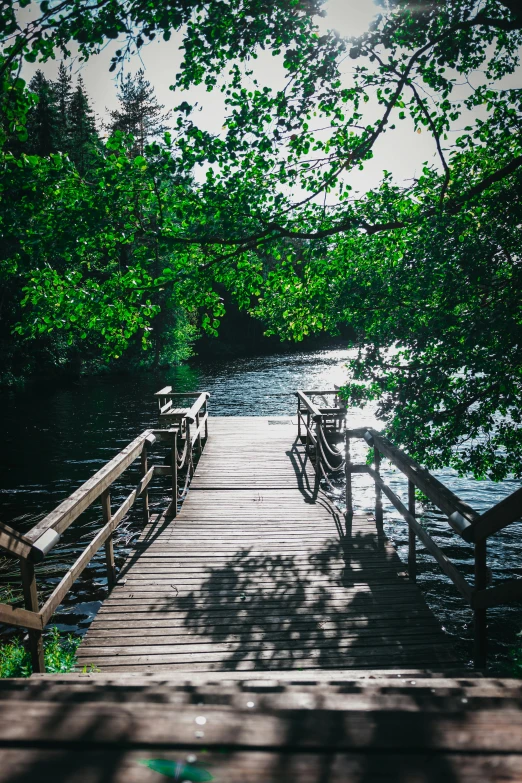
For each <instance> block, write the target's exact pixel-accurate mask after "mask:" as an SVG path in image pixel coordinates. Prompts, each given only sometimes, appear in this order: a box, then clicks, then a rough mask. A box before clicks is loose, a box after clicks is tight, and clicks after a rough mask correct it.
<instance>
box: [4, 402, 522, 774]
mask: <svg viewBox="0 0 522 783" xmlns="http://www.w3.org/2000/svg"><path fill="white" fill-rule="evenodd" d="M171 391H172V390H170V387H168V388H167V389H164V390H162V392H161V393H158V395H157V396H159V408H160V415H165V416H166V417H167V419H168V427H167V429H166V430H165V429H160V430H146V431H145V432H143V433H142V434H141V435H140V436H138V437H137V438H136V439H135V440H134V441H133V442H132V443H130V444H128V446H126V447H125V448H124V449H123V451H121V452H120V453H119V454H118V455H117V456H116V457H114V458H113V459H112V460H111V461H110V462H109V463H107V465H105V466H104V467H103V468H102V469H101V470H99V471H98V472H97V473H96V474H95V476H93V477H92V478H91V479H89V480H88V481H87V482H86V483H85V484H83V485H82V486H81V487H79V488H78V489H77V490H76V491H75V492H73V494H72V495H71V496H70V497H69V498H67V499H66V500H65V501H63V503H62V504H60V506H59V507H58V508H57V509H56V510H55V511H53V512H51V514H49V515H48V516H47V517H46V518H44V519H43V520H41V521H40V522H39V523H37V525H36V526H35V527H34V528H33V529H32V530H31V531H29V533H27V534H25V535H22V534H20V533H18V532H17V531H16V530H13V529H11V528H9V527H8V526H7V525H1V526H0V546H2V547H3V548H4V549H6V550H7V551H9V552H10V553H11V554H13V555H15V556H17V557H19V558H20V561H21V577H22V584H23V587H24V596H25V608H24V609H22V608H20V607H16V606H10V605H0V619H1V620H3V621H4V622H10V623H11V624H15V625H16V624H17V625H19V626H22V627H26V628H27V629H28V632H29V640H30V644H31V652H32V659H33V665H34V670H35V671H39V672H43V671H44V662H43V650H42V633H43V629H44V628H45V626H46V625H47V623H49V621H50V620H51V618H52V616H53V613H54V612H55V610H56V608H57V607H58V606H59V605H60V603H61V601H62V600H63V597H64V596H65V595H66V593H67V591H68V590H69V588H70V586H71V584H72V583H73V582H74V580H75V579H76V578H77V577H78V575H79V574H80V573H81V572H82V570H83V569H84V568H85V567H86V565H87V564H88V563H89V562H90V560H91V559H92V557H93V556H94V555H95V553H96V552H97V551H99V550H100V548H101V547H102V546H105V554H106V564H107V579H108V584H109V588H110V592H109V597H108V598H107V600H106V601H105V602H104V603H103V605H102V607H101V609H100V611H99V613H98V615H97V617H96V618H95V620H94V622H93V624H92V625H91V628H90V629H89V631H88V633H87V635H86V637H85V639H84V641H83V644H82V646H81V647H80V650H79V662H80V666H81V667H85V669H84V673H83V672H81V671H79V672H78V673H73V674H66V675H50V674H44V673H41V674H33V676H32V677H31V679H30V680H0V714H1V715H2V721H0V783H26V781H32V780H35V781H38V782H39V783H40V781H41V782H42V783H154V781H159V780H161V779H164V778H165V777H167V778H170V779H174V780H178V781H183V780H185V781H200V782H201V781H215V782H216V783H247V782H248V783H289V782H291V781H299V783H347V781H349V783H439V781H444V782H445V783H477V781H480V783H497V781H499V782H500V781H503V783H507V782H508V781H509V782H511V783H520V781H521V780H522V750H521V748H522V717H521V716H522V685H521V683H520V681H517V680H510V679H506V678H502V679H499V678H495V679H487V678H485V677H483V676H482V675H481V674H480V673H479V672H471V671H467V672H464V673H463V672H462V665H461V662H459V661H457V660H456V659H455V657H454V653H453V650H452V647H451V644H450V643H449V640H448V638H447V637H446V636H445V635H444V634H443V632H442V630H441V629H440V627H439V626H438V624H437V622H436V620H435V618H434V617H433V615H432V613H431V611H430V610H429V609H428V607H427V605H426V603H425V602H424V599H423V597H422V594H421V593H420V591H419V589H418V588H417V587H416V585H415V576H416V556H415V551H416V550H415V539H416V538H418V539H420V540H421V541H422V543H423V545H424V546H425V548H426V551H428V552H429V553H430V554H432V555H433V556H434V557H435V559H436V560H437V562H438V563H439V565H440V566H441V568H442V570H443V571H444V572H445V573H446V574H447V575H448V576H449V577H450V578H451V579H452V581H453V583H454V584H455V586H456V587H457V589H459V590H460V592H461V594H462V595H463V596H464V597H465V598H467V599H468V600H469V601H470V603H471V605H472V606H473V610H474V619H475V625H476V633H475V641H476V645H475V647H476V650H475V652H476V654H475V661H476V662H477V661H478V662H480V661H484V660H485V658H484V655H485V648H484V642H485V639H486V636H485V628H486V622H485V619H486V618H485V607H487V606H492V605H497V604H498V603H499V601H501V600H504V599H505V591H506V587H505V586H504V585H503V584H501V585H499V586H498V587H493V588H490V587H487V586H485V585H484V583H483V570H484V564H485V551H486V550H485V546H482V544H481V543H480V541H481V540H482V539H481V538H480V536H482V537H484V536H487V535H489V534H491V531H494V530H497V529H501V527H504V526H505V525H507V524H509V520H512V519H514V518H515V515H516V513H518V511H519V505H518V504H519V502H520V498H521V497H522V496H521V495H519V493H514V495H513V496H511V497H510V498H508V499H507V501H501V503H499V504H498V506H497V507H495V508H494V509H493V510H490V511H489V512H486V513H485V514H484V515H483V516H482V517H479V515H477V514H476V513H475V512H474V511H473V509H471V508H470V507H468V506H466V504H464V503H463V502H462V501H461V500H460V499H459V498H458V497H456V496H455V495H453V493H451V492H450V491H449V490H448V489H447V488H445V487H443V486H442V485H441V484H440V482H437V480H436V479H435V478H434V477H432V476H431V475H430V474H429V473H428V472H427V471H425V470H424V469H422V468H421V467H420V466H419V465H417V463H415V462H414V461H413V460H411V459H410V458H409V457H408V456H407V455H406V454H404V452H401V451H400V450H399V449H397V448H396V447H394V446H393V444H391V443H390V442H389V441H387V440H386V439H385V438H383V437H382V435H380V434H379V433H376V432H375V431H374V430H370V429H368V428H361V429H360V430H350V431H349V430H346V431H343V427H344V413H345V411H343V410H342V409H338V408H337V407H336V406H335V405H334V406H332V407H329V408H326V409H324V408H321V409H320V408H318V407H317V406H316V405H315V403H314V402H313V401H311V399H310V398H309V397H307V395H308V394H309V393H305V392H297V396H298V400H299V402H298V421H299V423H300V432H299V430H298V428H297V426H296V423H295V420H293V419H291V418H286V419H285V418H271V419H269V418H263V417H255V418H240V417H238V418H220V417H213V418H212V419H211V421H210V423H209V422H208V412H207V409H206V401H207V399H208V395H207V394H205V393H192V394H190V395H188V396H189V397H191V398H192V400H195V402H193V404H192V405H191V407H190V408H189V409H178V408H177V407H174V405H173V404H172V399H175V400H176V402H177V401H178V398H179V397H180V396H181V395H178V394H176V393H171ZM324 394H333V396H334V397H336V393H335V392H333V393H330V392H326V393H323V392H317V393H316V395H317V396H319V397H322V396H324ZM165 398H167V399H165ZM340 422H342V424H340ZM209 424H210V426H208V425H209ZM172 425H174V426H172ZM207 434H208V438H207ZM340 434H341V435H342V436H343V437H344V438H345V450H344V454H341V451H340V450H339V449H337V450H336V446H335V443H336V438H337V442H338V440H339V438H338V436H339V435H340ZM351 438H364V439H365V441H366V442H367V443H368V444H369V445H371V446H372V447H373V448H374V467H373V468H370V467H369V466H368V465H353V464H352V463H351V462H350V446H349V442H350V439H351ZM205 441H206V442H205ZM156 442H158V446H159V447H160V448H161V447H164V446H165V445H166V446H167V447H168V448H169V449H170V453H171V455H172V464H171V466H168V465H165V464H163V465H159V464H157V463H155V464H154V465H152V466H151V465H150V462H149V456H150V449H151V448H152V447H153V445H154V444H155V443H156ZM203 444H204V446H205V448H204V451H203V454H202V456H200V459H199V462H198V465H197V469H196V472H195V475H194V476H193V480H192V483H191V485H190V490H189V492H188V496H187V498H186V499H185V501H184V503H183V505H182V507H181V511H179V513H177V516H176V512H177V504H176V502H175V501H176V500H177V498H178V495H179V483H180V482H179V479H180V478H182V473H183V471H187V473H188V475H190V473H191V468H192V456H193V451H194V452H195V453H199V452H201V449H202V446H203ZM307 453H308V454H309V455H310V456H311V455H313V458H314V465H312V464H311V462H310V457H309V456H307ZM381 454H384V455H385V456H387V457H388V458H389V459H390V460H391V461H392V462H393V464H395V465H396V466H397V467H398V468H399V469H400V470H401V471H402V472H403V473H404V475H405V476H406V477H407V479H408V506H407V507H406V506H405V504H404V503H403V502H402V500H401V499H400V498H398V497H397V496H396V495H395V493H394V492H393V491H392V490H391V488H390V487H388V486H387V485H386V484H385V482H383V481H382V478H381V476H380V473H379V463H380V455H381ZM137 459H139V460H140V476H141V478H140V481H139V484H138V485H137V487H136V488H135V489H134V490H133V491H132V492H131V493H130V495H129V496H128V497H127V499H126V500H125V501H124V502H123V503H122V504H121V505H120V507H119V508H118V509H116V510H114V509H113V508H112V507H111V497H110V487H111V485H112V484H113V482H114V481H116V480H117V479H118V478H119V477H120V476H121V475H122V474H123V472H124V471H125V470H127V468H128V467H129V466H130V465H132V464H133V463H134V462H135V461H136V460H137ZM336 460H337V461H336ZM343 460H344V461H343ZM178 470H179V471H181V473H180V474H179V475H178ZM316 470H317V473H318V474H319V475H322V476H323V477H325V478H327V476H328V475H329V474H330V473H331V472H335V471H336V470H337V471H339V470H344V471H345V473H346V478H347V484H346V501H347V505H348V507H349V506H350V503H351V475H352V473H354V472H361V473H362V472H367V473H368V474H369V475H370V476H372V477H373V479H374V481H375V486H376V507H375V517H374V516H371V515H355V516H352V517H351V516H350V514H348V515H347V517H346V518H345V515H344V514H341V513H340V512H339V511H338V509H337V508H336V507H335V506H334V505H332V503H331V502H330V500H329V499H328V497H327V496H326V495H325V494H324V493H323V492H322V491H321V489H320V487H319V484H318V481H317V474H316V472H315V471H316ZM165 475H171V476H172V489H173V497H174V503H172V504H171V505H170V508H169V509H168V510H167V511H166V512H164V513H163V514H160V515H156V516H153V517H150V519H149V518H148V494H147V493H148V487H149V485H150V482H151V481H153V479H154V478H157V477H164V476H165ZM162 480H163V479H162ZM415 488H418V489H421V490H422V491H423V492H424V493H425V494H426V495H427V496H428V497H429V498H430V499H431V500H432V501H433V502H435V503H436V504H437V505H438V506H439V507H440V508H441V509H442V510H443V511H444V513H446V514H447V515H448V520H449V523H450V524H451V525H452V527H453V528H454V529H455V530H456V531H457V532H458V534H459V535H461V536H462V538H463V539H464V540H466V541H470V540H474V538H473V537H474V536H476V540H477V542H478V544H476V546H475V553H476V567H475V576H476V579H475V584H474V585H473V586H470V585H469V583H468V582H467V581H466V579H465V578H464V576H463V575H462V574H460V572H459V571H458V570H457V568H456V567H455V565H454V564H453V563H452V562H451V561H450V560H449V558H448V557H447V556H446V555H445V553H444V552H442V550H441V549H440V548H439V547H438V546H437V545H436V543H435V542H434V541H433V539H431V537H430V536H429V534H428V532H427V531H426V530H425V529H424V528H423V527H421V526H420V525H419V524H418V521H417V519H416V515H415V493H414V489H415ZM381 492H382V493H384V494H386V495H387V497H388V498H389V499H390V501H391V502H392V503H393V504H394V505H395V507H396V508H397V509H398V510H399V512H400V513H401V514H402V515H403V517H404V519H405V521H406V523H407V524H408V527H409V536H410V538H409V543H410V545H409V557H408V564H407V565H406V564H403V563H402V562H401V561H400V559H399V557H398V555H397V552H396V551H395V549H394V547H393V546H392V545H391V544H390V542H389V541H388V540H387V539H386V537H385V535H384V533H383V528H382V505H381ZM513 498H514V500H513ZM169 500H170V498H169ZM98 501H101V506H102V513H103V524H102V527H101V528H100V529H99V530H98V532H97V533H96V534H95V537H94V539H93V540H92V541H91V542H89V543H88V544H87V545H86V549H85V551H84V552H83V553H82V554H81V555H80V557H79V558H78V559H77V560H76V562H75V563H74V564H73V565H72V566H71V568H70V569H69V571H68V572H67V574H66V575H65V576H64V577H63V579H62V580H61V582H60V583H59V584H58V585H57V586H56V587H55V589H54V591H53V593H52V594H51V596H49V597H48V598H47V599H46V601H45V603H44V604H43V606H41V607H40V605H39V601H38V595H37V589H36V578H35V569H34V563H38V562H41V561H42V559H44V558H45V556H46V554H47V553H48V552H49V551H50V550H51V549H52V547H53V546H55V545H56V543H57V542H58V541H59V540H60V535H61V534H62V533H63V531H65V530H66V529H67V528H68V527H69V526H70V525H71V524H72V523H73V522H74V521H75V520H76V519H77V518H78V517H79V515H80V514H81V513H82V511H83V510H85V509H86V508H88V507H89V506H91V505H92V504H93V503H95V502H98ZM136 501H138V502H139V503H141V504H143V505H142V509H143V511H144V513H145V515H146V517H147V519H148V523H147V525H146V526H145V528H144V530H143V533H142V535H141V536H140V539H139V542H138V544H137V546H136V547H135V550H134V551H133V553H132V554H131V556H130V557H129V558H128V560H127V562H126V563H125V565H124V567H123V569H122V571H121V572H120V573H119V574H116V570H115V566H114V551H113V541H112V536H113V533H114V531H115V530H116V528H117V527H118V525H119V524H120V523H121V521H122V520H123V519H124V517H125V515H126V514H127V513H128V511H129V509H130V508H131V507H132V505H133V504H134V503H135V502H136ZM506 503H507V506H506ZM169 514H170V516H169ZM508 589H509V591H511V594H512V595H519V593H518V592H516V591H518V590H519V585H517V584H515V585H514V586H513V585H512V584H511V583H508ZM495 602H496V603H495ZM459 672H460V673H459Z"/></svg>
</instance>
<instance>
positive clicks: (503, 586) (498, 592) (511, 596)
mask: <svg viewBox="0 0 522 783" xmlns="http://www.w3.org/2000/svg"><path fill="white" fill-rule="evenodd" d="M520 599H522V579H509V580H508V581H506V582H501V583H500V584H499V585H496V586H495V587H489V588H488V589H487V590H477V591H476V592H475V593H474V594H473V596H472V598H471V606H472V607H473V609H488V608H489V607H491V606H498V605H499V604H508V603H510V602H511V601H520Z"/></svg>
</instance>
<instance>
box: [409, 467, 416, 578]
mask: <svg viewBox="0 0 522 783" xmlns="http://www.w3.org/2000/svg"><path fill="white" fill-rule="evenodd" d="M408 511H409V512H410V514H411V515H412V516H413V517H414V516H415V484H414V483H413V481H408ZM408 576H409V578H410V582H416V581H417V548H416V535H415V530H413V528H412V527H410V526H409V525H408Z"/></svg>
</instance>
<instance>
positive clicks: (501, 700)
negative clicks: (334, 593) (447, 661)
mask: <svg viewBox="0 0 522 783" xmlns="http://www.w3.org/2000/svg"><path fill="white" fill-rule="evenodd" d="M256 677H257V679H245V678H242V679H240V678H238V676H237V674H236V675H230V674H227V673H221V674H213V675H204V674H203V675H197V674H192V675H190V678H187V679H184V678H183V676H180V675H179V674H178V675H175V674H172V675H170V676H169V675H168V674H163V675H161V677H158V678H154V679H151V678H150V677H147V676H144V675H137V676H132V675H114V676H108V675H106V674H90V675H81V674H77V675H37V676H36V677H33V678H31V679H30V680H29V681H27V680H3V681H0V710H1V713H2V718H3V720H2V721H1V723H0V781H1V783H26V781H30V780H35V781H38V782H39V783H40V781H42V782H43V783H57V782H58V783H77V782H79V781H81V782H82V783H83V782H84V781H88V783H129V782H130V783H149V781H150V783H153V782H154V781H155V780H159V779H160V775H159V774H158V772H156V771H154V768H151V767H149V766H147V764H144V763H143V762H144V761H145V762H146V761H147V760H153V759H161V760H162V761H163V762H165V761H167V762H169V761H170V762H172V768H171V773H172V774H171V775H170V778H171V779H172V778H173V779H177V780H183V779H189V780H196V779H207V780H210V779H212V780H214V781H216V782H217V783H219V782H220V781H221V783H225V781H227V783H229V782H230V781H231V782H232V783H245V781H249V783H283V781H284V783H288V781H293V780H295V781H299V783H303V782H304V783H346V781H350V783H375V782H376V781H377V783H384V782H385V781H386V783H412V781H413V782H414V783H438V781H446V782H448V783H476V782H477V781H480V783H490V782H491V783H493V782H496V781H504V782H506V781H509V782H513V783H514V781H520V780H521V779H522V751H521V748H522V742H521V740H522V717H521V716H522V711H521V708H522V686H521V683H520V681H517V680H507V679H504V680H499V679H487V678H474V677H449V676H446V677H440V676H439V677H431V678H430V677H427V676H425V675H423V673H422V672H416V673H415V672H409V674H407V673H406V672H403V673H402V675H400V674H399V675H395V676H392V674H391V672H386V673H383V674H379V673H378V672H372V671H368V670H366V671H357V672H349V671H344V672H335V673H333V672H330V673H328V672H324V671H318V672H316V673H315V674H312V675H308V676H307V677H306V679H304V678H303V675H299V674H298V673H295V674H293V675H292V676H291V678H290V677H289V676H288V675H286V676H285V675H284V673H279V674H277V676H275V675H270V678H268V677H267V674H266V673H265V674H264V675H263V673H261V674H256ZM174 764H175V765H177V767H175V766H174ZM183 769H184V770H185V772H186V775H185V777H184V776H183V775H182V774H181V772H182V770H183ZM197 770H199V771H200V772H201V771H203V770H205V771H206V772H208V773H209V774H208V775H207V776H206V777H201V776H200V777H199V778H198V777H197V776H195V775H194V774H193V773H194V771H197ZM191 772H192V774H191ZM176 774H177V777H176ZM210 775H211V776H212V778H210V777H209V776H210Z"/></svg>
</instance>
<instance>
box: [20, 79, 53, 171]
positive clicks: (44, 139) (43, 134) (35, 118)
mask: <svg viewBox="0 0 522 783" xmlns="http://www.w3.org/2000/svg"><path fill="white" fill-rule="evenodd" d="M29 89H30V90H31V92H33V93H34V95H35V96H36V104H35V105H34V106H33V108H32V109H30V111H29V114H28V117H27V134H28V137H27V141H26V143H25V145H24V146H25V147H26V149H27V150H28V152H29V153H31V154H33V155H40V156H41V157H47V156H49V155H50V154H51V153H52V152H56V151H57V150H58V148H59V144H60V121H59V113H58V105H57V99H56V98H57V96H56V92H55V89H54V85H53V83H52V82H50V81H48V80H47V79H46V78H45V76H44V75H43V73H42V71H37V72H36V73H35V75H34V76H33V78H32V79H31V81H30V83H29Z"/></svg>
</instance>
